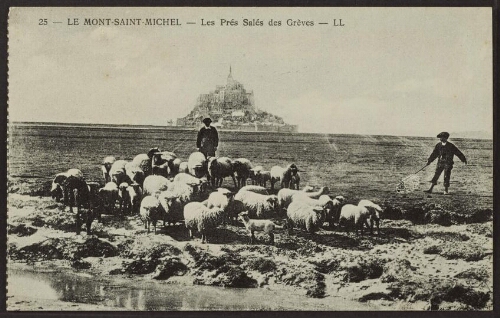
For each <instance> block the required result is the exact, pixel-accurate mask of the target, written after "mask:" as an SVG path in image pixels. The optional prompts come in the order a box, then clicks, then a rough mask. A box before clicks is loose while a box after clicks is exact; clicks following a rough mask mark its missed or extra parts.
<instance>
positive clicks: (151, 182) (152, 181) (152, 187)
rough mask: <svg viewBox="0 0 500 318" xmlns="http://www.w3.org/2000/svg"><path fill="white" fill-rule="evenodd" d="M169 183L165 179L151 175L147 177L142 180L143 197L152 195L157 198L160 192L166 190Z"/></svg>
mask: <svg viewBox="0 0 500 318" xmlns="http://www.w3.org/2000/svg"><path fill="white" fill-rule="evenodd" d="M171 183H172V182H170V181H169V180H168V179H167V178H165V177H162V176H155V175H151V176H147V177H146V179H144V184H143V188H142V190H143V193H144V195H153V196H156V197H158V194H160V192H162V191H165V190H167V189H168V187H169V185H170V184H171Z"/></svg>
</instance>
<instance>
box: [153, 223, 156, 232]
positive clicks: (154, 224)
mask: <svg viewBox="0 0 500 318" xmlns="http://www.w3.org/2000/svg"><path fill="white" fill-rule="evenodd" d="M153 227H154V229H155V235H156V221H153Z"/></svg>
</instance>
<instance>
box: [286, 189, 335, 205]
mask: <svg viewBox="0 0 500 318" xmlns="http://www.w3.org/2000/svg"><path fill="white" fill-rule="evenodd" d="M328 193H330V189H329V188H328V187H321V188H320V189H319V190H317V191H315V192H305V191H300V190H293V189H286V188H284V189H280V190H279V191H278V201H279V205H280V208H281V209H282V210H286V209H287V208H288V206H289V205H290V203H292V197H293V196H294V195H295V194H304V195H306V196H308V197H309V198H311V199H318V198H319V197H320V196H322V195H324V194H328Z"/></svg>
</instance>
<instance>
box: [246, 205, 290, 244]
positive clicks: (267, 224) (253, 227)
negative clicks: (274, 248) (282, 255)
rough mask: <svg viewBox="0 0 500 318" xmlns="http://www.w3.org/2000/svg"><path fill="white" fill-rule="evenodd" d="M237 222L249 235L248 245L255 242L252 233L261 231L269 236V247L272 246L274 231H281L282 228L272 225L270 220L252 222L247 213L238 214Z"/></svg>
mask: <svg viewBox="0 0 500 318" xmlns="http://www.w3.org/2000/svg"><path fill="white" fill-rule="evenodd" d="M238 220H240V221H241V222H243V224H244V225H245V228H246V229H247V231H248V233H249V234H250V244H253V242H254V240H255V236H254V232H255V231H262V232H264V233H265V234H267V235H269V239H270V243H271V245H274V233H273V231H274V229H282V228H283V227H281V226H279V225H276V224H274V222H273V221H271V220H254V219H250V218H249V217H248V212H241V213H240V214H238Z"/></svg>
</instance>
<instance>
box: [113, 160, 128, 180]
mask: <svg viewBox="0 0 500 318" xmlns="http://www.w3.org/2000/svg"><path fill="white" fill-rule="evenodd" d="M127 163H128V161H126V160H116V161H115V162H114V163H113V165H112V166H111V169H110V170H109V175H110V177H111V181H113V182H114V183H116V184H120V183H122V182H127V181H129V178H128V176H127V173H126V172H125V166H126V165H127Z"/></svg>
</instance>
